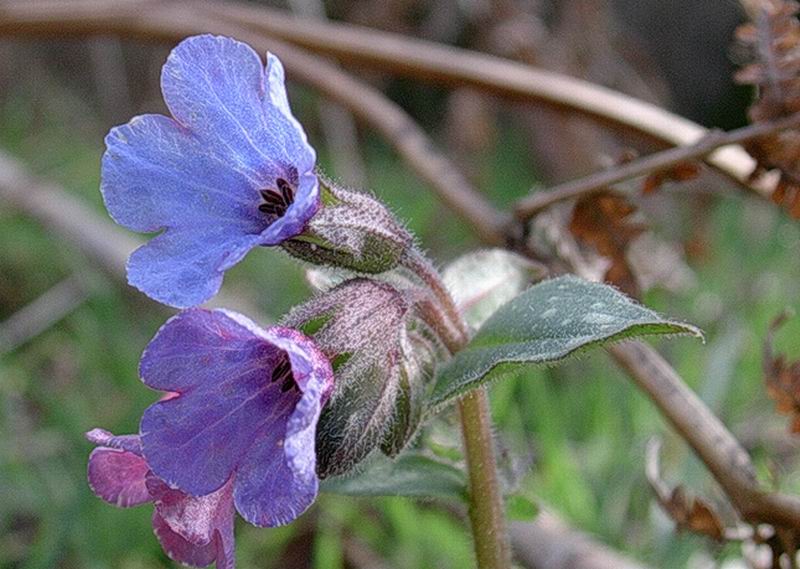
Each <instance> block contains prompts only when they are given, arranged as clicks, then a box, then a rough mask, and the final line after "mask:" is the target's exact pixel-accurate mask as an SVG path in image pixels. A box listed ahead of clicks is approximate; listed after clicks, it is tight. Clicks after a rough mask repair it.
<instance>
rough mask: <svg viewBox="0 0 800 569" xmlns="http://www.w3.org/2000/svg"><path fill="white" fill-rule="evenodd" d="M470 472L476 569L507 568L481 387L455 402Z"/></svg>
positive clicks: (508, 560) (503, 526) (501, 513)
mask: <svg viewBox="0 0 800 569" xmlns="http://www.w3.org/2000/svg"><path fill="white" fill-rule="evenodd" d="M458 410H459V414H460V416H461V433H462V436H463V437H464V450H465V452H466V456H467V468H468V469H469V494H470V506H469V519H470V522H471V523H472V534H473V537H474V539H475V556H476V558H477V560H478V567H479V569H510V568H511V547H510V545H509V541H508V531H507V529H506V520H505V513H504V511H503V496H502V493H501V492H500V484H499V483H498V480H497V466H496V464H497V463H496V462H495V453H494V441H493V440H492V420H491V416H490V413H489V398H488V397H487V395H486V390H485V389H484V388H483V387H479V388H478V389H475V390H473V391H472V393H470V394H469V395H467V396H466V397H464V398H462V399H461V400H460V401H459V402H458Z"/></svg>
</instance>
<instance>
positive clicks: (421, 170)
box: [0, 0, 507, 245]
mask: <svg viewBox="0 0 800 569" xmlns="http://www.w3.org/2000/svg"><path fill="white" fill-rule="evenodd" d="M209 6H210V5H209V4H202V5H201V4H199V3H193V2H191V3H190V2H180V1H176V2H167V3H160V2H146V1H145V2H141V1H139V2H137V1H131V2H120V1H119V0H64V1H58V2H47V1H43V2H35V3H28V2H6V3H4V4H0V35H14V36H29V35H47V34H50V35H53V34H55V35H59V36H64V35H79V36H80V35H88V34H110V33H113V34H119V35H123V36H128V37H144V38H147V39H151V40H160V41H170V42H174V41H178V40H180V39H182V38H183V37H185V36H187V35H192V34H197V33H205V32H214V33H219V34H224V35H229V36H234V37H237V38H239V39H240V40H242V41H245V42H247V43H249V44H250V45H252V46H253V47H254V48H255V49H257V50H259V51H262V52H265V51H273V52H275V53H277V54H278V55H279V56H280V57H281V58H282V59H283V61H284V63H285V64H286V68H287V70H288V72H289V74H290V76H291V78H293V79H296V80H298V81H300V82H302V83H304V84H306V85H308V86H310V87H313V88H315V89H317V90H318V91H319V92H321V93H322V94H323V95H325V96H326V97H327V98H329V99H331V100H333V101H336V102H338V103H340V104H341V105H343V106H345V107H347V108H348V109H349V110H350V111H351V112H352V113H353V114H354V115H355V116H356V117H357V118H359V119H361V120H362V121H364V122H365V123H367V124H369V125H370V126H372V127H374V128H375V129H377V130H378V131H379V132H380V133H381V134H382V135H383V136H384V138H385V139H386V140H387V141H388V142H389V143H390V144H391V145H392V146H394V147H395V149H396V150H397V151H398V152H399V153H400V155H401V156H402V157H403V158H404V159H405V161H406V162H407V163H408V165H409V166H410V167H411V168H412V169H413V170H414V171H415V172H416V173H417V174H418V175H419V176H420V177H421V178H422V179H423V180H425V181H426V182H427V183H428V184H429V185H430V186H431V187H432V188H433V189H434V190H435V191H436V194H437V195H438V196H439V197H440V198H441V199H442V200H443V201H444V202H445V203H446V204H447V205H449V206H450V208H451V209H453V210H454V211H455V212H456V214H458V215H459V216H461V217H462V218H463V219H464V220H466V221H467V222H469V223H470V224H471V225H472V226H473V227H475V228H476V231H477V232H478V233H479V235H480V237H481V238H482V239H483V240H484V241H486V242H489V243H492V244H495V245H498V244H502V243H503V242H504V241H505V235H504V233H503V231H504V229H505V226H506V224H507V219H506V216H504V215H501V214H500V213H499V212H498V211H497V210H495V209H494V208H493V207H492V205H491V204H490V203H489V202H488V201H487V200H486V199H485V198H484V197H483V196H482V195H481V194H480V193H478V192H477V191H476V190H474V189H473V188H472V187H471V184H470V183H469V182H468V181H467V179H466V178H465V177H464V176H463V175H462V174H461V173H460V172H459V171H458V169H457V168H456V167H455V166H454V165H453V163H452V162H451V161H450V160H448V159H447V158H446V157H445V156H444V155H442V154H441V153H440V152H439V151H438V150H437V149H436V148H435V146H434V145H433V142H432V141H431V140H430V138H429V137H428V136H427V135H426V134H425V132H424V131H423V130H422V129H421V128H420V127H419V125H417V124H416V122H415V121H414V120H413V119H411V118H410V117H409V116H408V114H407V113H406V112H405V111H404V110H403V109H401V108H400V107H399V106H398V105H397V104H395V103H393V102H392V101H390V100H389V99H387V98H386V97H385V96H384V95H383V94H382V93H380V91H378V90H376V89H374V88H372V87H370V86H368V85H367V84H365V83H363V82H361V81H359V80H357V79H354V78H352V77H351V76H349V75H348V74H346V73H344V72H343V71H341V70H340V69H338V68H336V67H335V66H333V65H331V64H329V63H326V62H325V61H323V60H321V59H320V58H319V57H315V56H312V55H309V54H307V53H305V52H303V51H302V50H299V49H297V48H295V47H292V46H291V45H287V44H285V43H283V42H281V41H279V40H276V39H273V38H270V37H268V36H265V35H264V34H263V33H257V32H255V31H253V30H252V28H245V27H243V26H240V25H237V24H235V23H234V22H231V21H219V20H218V19H216V18H215V17H212V16H213V15H212V14H210V13H209V12H208V11H207V9H208V8H209ZM311 23H314V22H309V24H311ZM325 25H327V24H325Z"/></svg>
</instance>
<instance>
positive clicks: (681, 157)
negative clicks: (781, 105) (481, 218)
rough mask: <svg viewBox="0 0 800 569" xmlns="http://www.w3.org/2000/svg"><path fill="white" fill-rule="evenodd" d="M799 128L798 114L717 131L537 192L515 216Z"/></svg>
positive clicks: (520, 205) (518, 206)
mask: <svg viewBox="0 0 800 569" xmlns="http://www.w3.org/2000/svg"><path fill="white" fill-rule="evenodd" d="M798 126H800V114H797V113H796V114H793V115H790V116H788V117H783V118H779V119H775V120H772V121H768V122H761V123H756V124H754V125H750V126H745V127H742V128H740V129H737V130H733V131H730V132H720V131H713V132H710V133H709V134H707V135H706V136H704V137H703V138H702V139H701V140H700V141H699V142H697V143H696V144H692V145H690V146H679V147H676V148H670V149H669V150H664V151H663V152H658V153H656V154H651V155H650V156H645V157H643V158H639V159H637V160H632V161H630V162H627V163H625V164H622V165H620V166H617V167H614V168H612V169H609V170H606V171H603V172H598V173H596V174H592V175H590V176H586V177H585V178H581V179H579V180H572V181H569V182H565V183H563V184H561V185H558V186H556V187H553V188H549V189H547V190H542V191H538V192H535V193H533V194H531V195H530V196H528V197H526V198H523V199H521V200H520V201H519V202H517V204H516V206H515V207H514V213H515V216H516V218H517V219H518V220H520V221H523V222H524V221H527V220H529V219H530V218H532V217H533V216H534V215H536V214H537V213H539V212H540V211H542V210H544V209H547V208H548V207H550V206H552V205H554V204H557V203H559V202H562V201H566V200H569V199H573V198H578V197H581V196H584V195H586V194H592V193H595V192H598V191H600V190H603V189H604V188H607V187H608V186H611V185H613V184H619V183H620V182H624V181H626V180H630V179H633V178H637V177H640V176H645V175H647V174H650V173H652V172H656V171H659V170H664V169H666V168H669V167H672V166H676V165H679V164H681V163H684V162H687V161H689V160H697V159H702V158H704V157H705V156H707V155H708V154H710V153H711V152H714V151H715V150H716V149H718V148H720V147H723V146H728V145H731V144H738V143H741V142H746V141H748V140H753V139H756V138H758V137H762V136H766V135H771V134H775V133H777V132H781V131H784V130H787V129H790V128H797V127H798Z"/></svg>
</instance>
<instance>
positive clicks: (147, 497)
mask: <svg viewBox="0 0 800 569" xmlns="http://www.w3.org/2000/svg"><path fill="white" fill-rule="evenodd" d="M86 438H88V439H89V440H90V441H91V442H93V443H95V444H97V445H100V446H98V447H97V448H96V449H94V450H93V451H92V454H91V455H90V456H89V468H88V478H89V486H90V487H91V489H92V491H93V492H94V493H95V494H96V495H97V496H98V497H99V498H102V499H103V500H105V501H106V502H109V503H110V504H114V505H115V506H119V507H121V508H129V507H132V506H138V505H139V504H143V503H145V502H153V503H154V504H155V511H154V512H153V530H154V532H155V534H156V536H157V537H158V540H159V541H160V542H161V546H162V547H163V548H164V551H165V552H166V553H167V555H169V557H170V558H172V559H174V560H175V561H178V562H179V563H184V564H186V565H191V566H194V567H205V566H206V565H209V564H211V563H214V562H216V564H217V569H233V566H234V564H235V562H234V546H233V499H232V483H231V482H228V483H226V484H224V485H223V486H222V487H221V488H219V489H218V490H216V491H215V492H212V493H210V494H208V495H206V496H200V497H193V496H189V495H188V494H185V493H183V492H180V491H179V490H173V489H171V488H169V486H167V485H166V484H165V483H164V482H163V481H161V480H159V479H158V478H157V477H156V476H155V475H154V474H153V472H152V471H151V470H150V468H149V466H148V465H147V462H146V461H145V459H144V458H143V457H142V451H141V444H140V439H139V437H138V436H136V435H124V436H120V437H115V436H114V435H112V434H111V433H109V432H108V431H104V430H102V429H94V430H93V431H90V432H88V433H87V434H86Z"/></svg>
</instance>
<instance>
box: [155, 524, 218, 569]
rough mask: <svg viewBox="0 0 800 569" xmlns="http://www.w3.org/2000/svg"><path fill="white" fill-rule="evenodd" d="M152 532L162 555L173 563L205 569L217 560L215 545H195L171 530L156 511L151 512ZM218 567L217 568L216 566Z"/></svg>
mask: <svg viewBox="0 0 800 569" xmlns="http://www.w3.org/2000/svg"><path fill="white" fill-rule="evenodd" d="M153 532H154V533H155V534H156V537H157V538H158V541H159V542H160V543H161V548H162V549H163V550H164V553H166V554H167V556H169V558H170V559H172V560H173V561H177V562H178V563H183V564H184V565H189V566H191V567H206V566H207V565H211V564H212V563H213V562H214V560H215V559H216V558H217V544H216V543H207V544H205V545H195V544H194V543H192V542H191V541H188V540H186V539H185V538H183V537H182V536H181V535H180V534H179V533H177V532H175V531H173V530H172V528H171V527H170V526H169V524H168V523H167V522H166V521H165V520H164V518H162V517H161V515H160V514H159V513H158V510H156V511H154V512H153ZM218 567H219V566H218Z"/></svg>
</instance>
